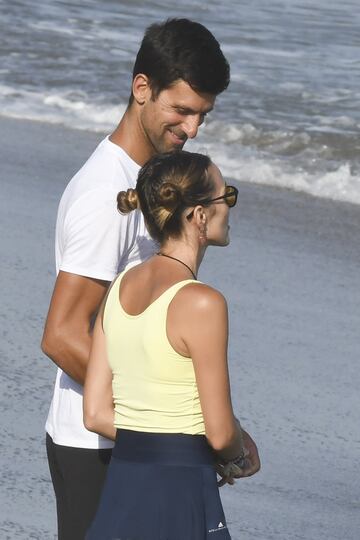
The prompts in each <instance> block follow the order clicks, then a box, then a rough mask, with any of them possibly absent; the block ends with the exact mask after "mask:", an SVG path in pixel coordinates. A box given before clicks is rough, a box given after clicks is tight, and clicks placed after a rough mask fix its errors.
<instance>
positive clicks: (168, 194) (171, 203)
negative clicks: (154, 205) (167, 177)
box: [158, 182, 182, 212]
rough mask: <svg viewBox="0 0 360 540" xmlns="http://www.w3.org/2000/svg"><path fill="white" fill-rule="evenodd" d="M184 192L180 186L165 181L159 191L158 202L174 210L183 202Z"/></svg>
mask: <svg viewBox="0 0 360 540" xmlns="http://www.w3.org/2000/svg"><path fill="white" fill-rule="evenodd" d="M181 201H182V193H181V191H180V189H179V188H178V186H176V185H175V184H172V183H171V182H164V183H163V184H162V185H161V186H160V189H159V191H158V203H159V204H160V205H161V206H163V207H164V208H166V210H169V212H174V211H175V210H176V208H177V207H178V206H179V205H180V204H181Z"/></svg>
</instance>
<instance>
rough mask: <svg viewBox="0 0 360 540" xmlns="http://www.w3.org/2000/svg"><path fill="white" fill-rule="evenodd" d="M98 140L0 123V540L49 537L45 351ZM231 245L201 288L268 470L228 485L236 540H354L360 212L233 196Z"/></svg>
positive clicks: (216, 251) (358, 525) (278, 197)
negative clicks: (80, 192) (59, 236)
mask: <svg viewBox="0 0 360 540" xmlns="http://www.w3.org/2000/svg"><path fill="white" fill-rule="evenodd" d="M100 139H101V135H99V134H93V133H88V132H83V131H72V130H69V129H65V128H62V127H59V126H52V125H47V124H42V123H35V122H26V121H17V120H10V119H5V118H1V119H0V140H1V147H0V155H1V198H0V210H1V211H0V223H1V227H0V231H1V232H0V234H1V275H0V284H1V291H2V294H1V299H2V302H1V304H2V309H1V321H2V328H1V340H0V355H1V362H0V411H1V417H2V426H3V430H2V432H3V436H2V437H1V440H0V473H1V490H0V537H1V538H2V539H4V540H5V539H9V540H12V539H21V540H27V539H29V538H35V539H41V540H48V539H51V540H52V539H54V538H56V534H55V502H54V496H53V492H52V485H51V482H50V478H49V473H48V468H47V462H46V456H45V444H44V440H45V436H44V423H45V418H46V415H47V410H48V406H49V403H50V398H51V393H52V386H53V381H54V376H55V367H54V366H53V365H52V364H51V362H50V360H48V359H47V358H46V357H44V355H43V354H42V353H41V351H40V347H39V343H40V339H41V334H42V328H43V324H44V318H45V316H46V312H47V307H48V303H49V299H50V295H51V291H52V287H53V283H54V226H55V218H56V209H57V204H58V201H59V198H60V195H61V193H62V191H63V189H64V187H65V185H66V184H67V182H68V180H69V179H70V177H71V176H72V174H74V173H75V172H76V170H77V169H78V168H79V167H80V166H81V165H82V163H83V162H84V160H85V159H86V158H87V157H88V156H89V154H90V153H91V151H92V149H93V148H94V147H95V146H96V144H97V142H98V141H99V140H100ZM239 188H240V199H239V204H238V206H237V207H236V208H235V209H234V210H233V211H232V220H231V239H232V242H231V245H230V246H229V247H228V248H225V249H221V250H220V248H213V249H210V250H209V251H208V253H207V255H206V258H205V261H204V263H203V266H202V267H201V270H200V276H199V277H200V279H202V280H203V281H206V282H209V283H211V284H213V285H214V286H216V287H218V288H219V289H220V290H221V291H222V292H223V293H224V294H225V296H226V297H227V298H228V302H229V311H230V320H231V338H230V355H229V362H230V370H231V376H232V391H233V401H234V408H235V410H236V412H237V413H238V415H239V416H240V418H242V420H243V424H244V427H245V428H247V429H248V430H249V432H250V433H252V434H253V436H254V438H255V439H256V441H257V443H258V446H259V449H260V452H261V457H262V471H261V472H260V473H259V474H258V475H257V476H256V477H253V478H250V479H246V480H242V481H239V482H238V483H237V484H236V486H235V487H225V488H222V490H221V493H222V498H223V502H224V507H225V512H226V514H227V518H228V525H229V528H230V531H231V533H232V537H233V540H253V539H257V540H273V539H274V540H275V539H276V540H302V539H304V540H305V539H306V540H325V539H326V540H335V539H336V540H344V539H346V540H357V539H358V537H359V530H360V487H359V481H358V479H359V477H360V463H359V455H360V453H359V451H360V429H359V410H360V407H359V394H358V389H359V387H360V371H359V369H358V356H359V354H358V335H359V327H360V292H359V270H360V252H359V245H360V208H359V207H358V206H355V205H350V204H346V203H335V202H332V201H326V200H321V199H315V198H311V197H308V196H305V195H302V194H296V193H293V192H290V191H287V190H278V189H272V188H268V187H261V186H253V185H249V184H245V183H244V184H240V186H239Z"/></svg>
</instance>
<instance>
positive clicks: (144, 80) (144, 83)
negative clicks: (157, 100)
mask: <svg viewBox="0 0 360 540" xmlns="http://www.w3.org/2000/svg"><path fill="white" fill-rule="evenodd" d="M132 93H133V96H134V99H135V101H136V103H138V105H144V103H145V102H146V101H147V100H148V98H149V96H150V97H151V88H150V82H149V78H148V77H147V76H146V75H144V74H143V73H138V74H137V75H136V76H135V78H134V80H133V83H132Z"/></svg>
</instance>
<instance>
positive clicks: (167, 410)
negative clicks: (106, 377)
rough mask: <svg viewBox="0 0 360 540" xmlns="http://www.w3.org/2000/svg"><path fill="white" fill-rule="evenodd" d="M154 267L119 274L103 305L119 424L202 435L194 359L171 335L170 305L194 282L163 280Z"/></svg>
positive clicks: (126, 427) (170, 278) (132, 428)
mask: <svg viewBox="0 0 360 540" xmlns="http://www.w3.org/2000/svg"><path fill="white" fill-rule="evenodd" d="M149 266H150V267H149ZM151 266H153V265H151V264H150V265H149V263H144V264H141V265H139V267H136V268H134V269H131V270H129V271H128V272H123V273H122V274H120V276H119V277H118V278H117V280H116V281H115V283H114V284H113V286H112V289H111V291H110V293H109V296H108V298H107V301H106V305H105V309H104V322H103V325H104V332H105V337H106V342H107V350H108V359H109V364H110V367H111V369H112V372H113V396H114V404H115V426H116V427H122V428H124V429H130V430H138V431H139V430H140V431H154V430H155V431H156V432H158V433H188V434H204V433H205V428H204V422H203V416H202V411H201V406H200V400H199V393H198V390H197V385H196V379H195V374H194V367H193V363H192V360H191V358H188V357H186V356H184V355H181V354H179V352H177V351H176V350H175V349H174V347H173V346H172V344H171V343H170V342H169V339H168V336H167V314H168V307H169V305H170V304H172V303H173V300H174V304H175V308H176V298H175V297H176V296H177V293H178V292H179V291H180V290H181V289H183V288H184V287H186V286H189V285H190V284H192V283H194V280H192V279H182V280H180V281H177V282H175V283H174V276H171V275H169V273H167V275H165V274H164V276H163V279H161V277H160V279H159V276H158V275H157V274H155V273H154V268H151ZM159 273H160V274H161V271H160V272H159ZM141 277H142V278H143V279H139V278H141ZM171 283H172V284H171ZM139 284H141V285H139ZM143 287H144V289H143V292H142V288H143ZM173 330H174V329H173Z"/></svg>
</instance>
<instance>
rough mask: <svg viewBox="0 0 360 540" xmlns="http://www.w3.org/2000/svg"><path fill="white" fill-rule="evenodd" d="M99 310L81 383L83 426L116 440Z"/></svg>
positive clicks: (108, 368)
mask: <svg viewBox="0 0 360 540" xmlns="http://www.w3.org/2000/svg"><path fill="white" fill-rule="evenodd" d="M102 311H103V309H101V310H100V312H99V314H98V316H97V318H96V323H95V327H94V332H93V339H92V343H91V350H90V359H89V363H88V368H87V372H86V378H85V385H84V401H83V412H84V425H85V427H86V429H88V430H89V431H95V432H96V433H99V434H100V435H103V436H104V437H107V438H108V439H112V440H115V436H116V428H115V427H114V402H113V395H112V384H111V383H112V372H111V369H110V366H109V362H108V358H107V353H106V342H105V334H104V330H103V328H102Z"/></svg>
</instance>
